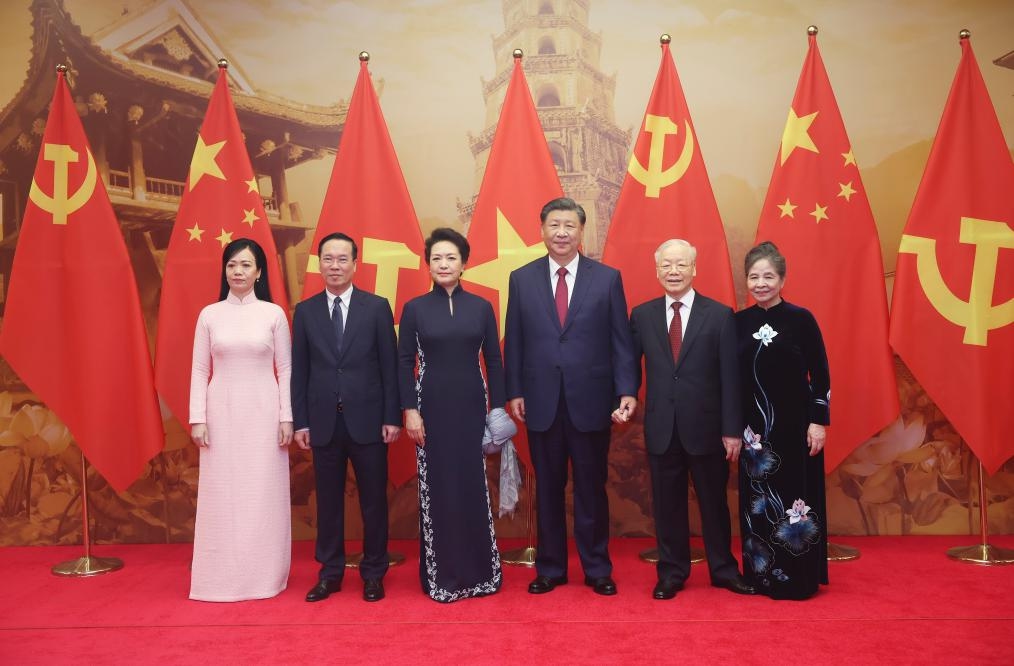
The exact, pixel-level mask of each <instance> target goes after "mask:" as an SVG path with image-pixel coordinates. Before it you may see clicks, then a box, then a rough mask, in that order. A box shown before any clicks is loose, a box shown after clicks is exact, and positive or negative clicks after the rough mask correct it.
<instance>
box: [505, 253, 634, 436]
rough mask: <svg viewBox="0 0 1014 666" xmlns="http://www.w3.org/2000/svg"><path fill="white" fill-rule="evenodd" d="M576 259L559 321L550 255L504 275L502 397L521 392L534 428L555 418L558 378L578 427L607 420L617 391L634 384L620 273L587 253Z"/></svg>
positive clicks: (629, 391)
mask: <svg viewBox="0 0 1014 666" xmlns="http://www.w3.org/2000/svg"><path fill="white" fill-rule="evenodd" d="M579 261H580V263H579V264H578V267H577V276H576V280H575V284H574V293H573V294H572V295H571V298H570V305H569V307H568V310H567V321H566V322H565V324H564V325H563V326H560V319H559V317H558V316H557V314H556V301H555V299H554V298H553V294H552V291H551V288H550V280H549V257H548V256H546V257H542V258H540V259H536V260H535V261H533V262H531V263H529V264H526V265H525V266H522V267H521V268H519V269H517V270H515V271H513V272H512V273H511V276H510V292H509V298H508V300H507V322H506V326H505V328H506V331H505V337H504V366H505V370H506V377H507V397H508V399H513V398H519V397H523V398H524V399H525V411H526V417H525V421H526V423H527V425H528V427H529V428H530V429H532V430H535V431H545V430H548V429H549V427H550V426H551V425H552V424H553V420H554V419H555V418H556V412H557V403H558V402H559V398H560V390H561V385H562V387H563V392H564V395H565V397H566V400H567V407H568V409H569V413H570V418H571V421H572V422H573V423H574V426H575V427H576V428H577V429H578V430H580V431H583V432H590V431H594V430H603V429H605V428H608V427H609V426H610V424H611V420H610V413H611V412H612V410H613V403H614V401H615V400H616V398H617V396H621V395H636V392H637V383H636V382H637V375H636V370H635V368H634V365H635V364H634V354H633V347H632V345H631V340H630V327H629V326H628V324H627V302H626V299H625V298H624V296H623V282H622V280H621V279H620V273H619V271H617V270H616V269H613V268H610V267H608V266H606V265H604V264H601V263H599V262H597V261H594V260H592V259H589V258H587V257H585V256H582V257H581V258H580V260H579Z"/></svg>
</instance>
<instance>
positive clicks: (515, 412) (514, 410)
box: [507, 398, 525, 423]
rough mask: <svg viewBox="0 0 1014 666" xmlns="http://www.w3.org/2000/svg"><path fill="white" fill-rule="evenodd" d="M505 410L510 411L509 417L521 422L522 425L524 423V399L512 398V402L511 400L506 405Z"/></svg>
mask: <svg viewBox="0 0 1014 666" xmlns="http://www.w3.org/2000/svg"><path fill="white" fill-rule="evenodd" d="M507 408H508V410H509V411H510V413H511V416H513V417H514V418H516V419H517V420H518V421H521V422H522V423H524V422H525V399H524V398H514V399H513V400H511V401H510V402H508V403H507Z"/></svg>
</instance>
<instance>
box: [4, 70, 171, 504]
mask: <svg viewBox="0 0 1014 666" xmlns="http://www.w3.org/2000/svg"><path fill="white" fill-rule="evenodd" d="M0 352H2V353H3V355H4V358H6V359H7V362H8V363H10V365H11V367H12V368H13V369H14V371H15V372H16V373H17V374H18V376H19V377H20V378H21V379H22V380H23V381H24V382H25V384H27V385H28V387H29V388H30V389H32V391H33V392H35V394H36V395H38V396H39V398H40V399H41V400H42V401H43V402H45V403H46V405H47V406H48V407H49V408H50V409H51V410H52V411H53V412H54V413H55V414H56V415H57V416H58V417H59V418H60V419H61V420H62V421H63V422H64V423H65V424H66V425H67V428H68V429H69V430H70V433H71V435H73V436H74V439H75V440H76V441H77V444H78V446H79V447H80V448H81V451H82V453H84V455H85V456H86V457H87V458H88V460H89V461H90V462H91V464H92V465H93V466H94V467H95V469H96V470H98V471H99V473H100V474H102V476H103V477H104V478H105V479H106V481H108V482H109V485H111V486H112V487H113V488H115V489H116V490H118V491H123V490H126V489H127V487H128V486H130V484H131V483H133V482H134V481H135V480H136V479H137V477H138V476H139V475H140V473H141V471H142V470H143V469H144V466H145V464H146V463H147V462H148V460H149V459H151V457H152V456H154V455H155V454H156V453H158V452H159V451H160V450H161V449H162V444H163V439H164V434H163V432H162V417H161V416H160V414H159V408H158V400H157V398H156V396H155V384H154V381H153V378H152V370H151V355H150V353H149V352H148V337H147V335H146V333H145V330H144V320H143V319H142V318H141V305H140V301H139V300H138V295H137V284H136V282H135V281H134V271H133V268H131V265H130V257H129V256H128V254H127V246H126V244H125V243H124V242H123V234H122V233H121V231H120V226H119V224H118V223H117V221H116V216H115V214H114V213H113V208H112V206H111V205H110V203H109V197H108V195H107V194H106V188H105V186H104V185H103V182H102V177H101V176H100V175H99V173H98V168H97V167H96V164H95V158H94V157H93V155H92V151H91V148H90V147H89V146H88V140H87V138H86V137H85V133H84V128H83V127H82V126H81V120H80V118H78V115H77V111H76V109H75V107H74V100H73V99H71V96H70V90H69V89H68V88H67V83H66V81H65V80H64V75H63V73H62V72H61V73H59V74H57V77H56V91H55V92H54V95H53V102H52V104H51V105H50V108H49V119H48V120H47V122H46V130H45V132H44V133H43V137H42V146H41V150H40V152H39V159H38V162H37V163H36V167H35V176H34V178H33V179H32V187H31V190H30V193H29V197H28V201H27V202H26V204H25V216H24V220H23V221H22V224H21V229H20V232H19V234H18V242H17V249H16V251H15V254H14V263H13V267H12V269H11V278H10V286H9V287H8V290H7V301H6V307H5V310H4V320H3V329H2V330H0Z"/></svg>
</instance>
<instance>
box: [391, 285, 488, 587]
mask: <svg viewBox="0 0 1014 666" xmlns="http://www.w3.org/2000/svg"><path fill="white" fill-rule="evenodd" d="M398 337H399V342H398V356H399V381H400V394H401V403H402V408H403V409H418V410H419V412H420V413H421V415H422V418H423V428H424V430H425V433H426V440H425V444H426V446H425V447H416V461H417V464H418V470H419V524H420V526H419V532H420V533H419V550H420V552H419V575H420V578H421V580H422V587H423V591H424V592H426V594H428V595H429V596H430V597H431V598H433V599H435V600H436V601H443V602H449V601H456V600H458V599H463V598H466V597H474V596H481V595H485V594H492V593H493V592H496V591H497V590H499V589H500V583H501V579H502V572H501V565H500V554H499V551H498V550H497V547H496V540H495V538H494V533H493V515H492V512H491V510H490V500H489V491H488V488H487V486H486V466H485V460H484V456H483V452H482V436H483V432H484V430H485V425H486V413H487V387H488V397H489V400H488V402H489V405H490V406H491V407H503V406H504V402H505V393H506V391H505V389H504V375H503V361H502V358H501V355H500V342H499V339H500V337H499V329H498V328H497V325H496V318H495V317H494V316H493V307H492V306H491V305H490V303H489V301H487V300H485V299H483V298H481V297H479V296H476V295H475V294H470V293H468V292H466V291H464V290H462V288H461V287H460V285H459V286H458V287H457V288H456V289H455V290H454V293H453V295H451V296H448V294H447V291H446V290H445V289H444V288H443V287H439V286H435V287H434V289H433V290H432V291H430V292H429V293H428V294H424V295H422V296H419V297H418V298H414V299H412V300H411V301H409V302H408V303H406V304H405V309H404V311H403V312H402V315H401V324H400V330H399V336H398ZM480 355H481V356H482V360H483V361H484V362H485V366H486V375H487V379H488V382H486V381H483V375H482V371H481V370H480V362H479V359H480ZM416 368H418V370H416Z"/></svg>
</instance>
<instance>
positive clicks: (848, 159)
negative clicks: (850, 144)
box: [841, 148, 858, 166]
mask: <svg viewBox="0 0 1014 666" xmlns="http://www.w3.org/2000/svg"><path fill="white" fill-rule="evenodd" d="M841 156H842V157H844V158H845V164H843V165H842V166H848V165H850V164H851V165H853V166H858V165H856V156H855V155H853V154H852V149H851V148H849V151H848V152H847V153H842V154H841Z"/></svg>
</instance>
